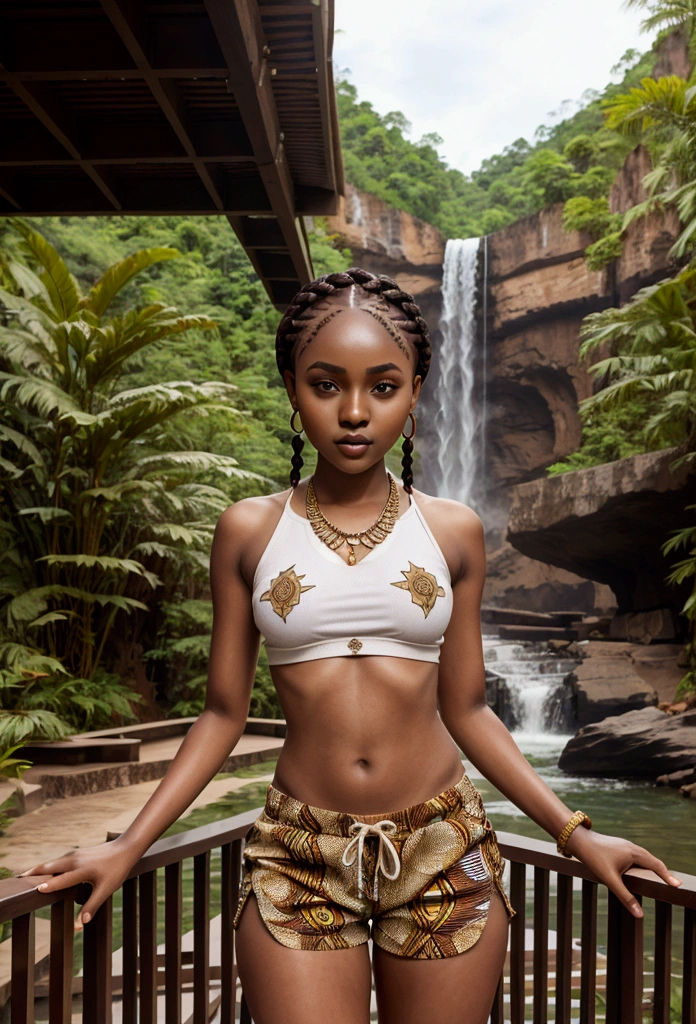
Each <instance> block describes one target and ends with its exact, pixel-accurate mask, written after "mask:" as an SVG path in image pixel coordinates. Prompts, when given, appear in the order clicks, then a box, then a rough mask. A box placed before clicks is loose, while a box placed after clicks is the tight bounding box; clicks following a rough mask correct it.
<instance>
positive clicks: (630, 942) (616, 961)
mask: <svg viewBox="0 0 696 1024" xmlns="http://www.w3.org/2000/svg"><path fill="white" fill-rule="evenodd" d="M635 899H637V900H638V902H640V899H641V898H640V896H636V897H635ZM642 1003H643V918H642V917H641V918H636V917H634V916H633V914H632V913H631V912H630V911H629V910H627V909H626V908H625V907H624V906H623V904H622V903H621V901H620V900H619V898H618V897H617V896H615V895H614V894H613V892H610V893H609V922H608V931H607V1024H610V1022H614V1021H616V1022H617V1024H640V1022H641V1018H642Z"/></svg>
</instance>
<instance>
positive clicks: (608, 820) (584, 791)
mask: <svg viewBox="0 0 696 1024" xmlns="http://www.w3.org/2000/svg"><path fill="white" fill-rule="evenodd" d="M554 740H555V738H552V737H549V739H548V741H547V744H546V745H547V747H548V749H547V750H544V749H543V748H541V745H540V744H539V743H535V744H534V748H535V749H534V750H533V752H532V751H529V750H527V749H525V747H524V744H523V742H521V743H520V746H521V749H522V750H523V753H525V754H526V755H527V757H528V760H530V761H531V763H532V764H533V766H534V768H535V770H536V771H537V772H538V774H539V775H540V776H541V777H542V779H544V781H545V782H546V783H547V785H549V786H550V787H551V789H552V790H553V791H554V792H555V793H557V794H558V796H559V797H560V798H561V799H562V800H563V801H564V803H566V804H567V805H568V806H569V807H570V808H571V810H577V809H580V810H583V811H585V813H586V814H589V816H590V817H591V818H592V825H593V828H594V829H596V830H597V831H598V832H604V833H606V834H607V835H615V836H621V837H622V838H624V839H629V840H631V842H634V843H638V844H639V845H640V846H644V847H645V848H646V849H647V850H650V852H651V853H653V854H655V856H656V857H659V858H660V860H663V861H664V862H665V864H667V866H668V867H669V868H670V869H671V870H672V871H674V872H675V873H676V874H677V875H679V872H680V871H685V872H687V873H689V874H696V800H686V799H685V798H684V797H683V796H681V794H680V793H679V791H678V790H676V789H668V788H667V787H658V786H655V785H654V784H653V783H652V782H644V781H640V782H633V781H624V780H618V779H603V778H600V779H595V778H589V777H586V778H578V777H574V776H569V775H565V774H564V773H563V772H561V771H560V770H559V769H558V768H557V767H556V765H557V760H558V753H559V752H560V748H561V746H562V743H560V742H554ZM530 745H531V744H530ZM466 766H467V772H468V774H469V776H470V777H471V779H472V781H474V783H475V785H476V787H477V788H478V789H479V790H480V791H481V794H482V796H483V799H484V803H485V805H486V810H487V811H488V816H489V818H490V819H491V822H492V824H493V827H494V828H495V829H500V830H501V831H504V832H514V833H516V834H517V835H523V836H529V837H530V838H534V839H546V840H549V839H550V837H549V835H548V834H547V833H546V832H544V830H543V829H541V828H540V827H539V826H538V825H537V824H536V823H535V822H533V821H532V820H531V819H530V818H528V817H527V815H526V814H523V813H522V811H520V810H519V809H518V808H517V807H515V805H514V804H512V803H511V802H510V801H509V800H508V799H506V797H504V796H503V794H502V793H500V792H499V791H498V790H497V789H496V788H495V786H493V785H491V783H490V782H488V780H487V779H484V778H482V776H481V775H480V773H478V772H477V771H476V769H474V768H473V767H472V766H471V764H469V763H468V762H466Z"/></svg>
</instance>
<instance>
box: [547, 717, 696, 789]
mask: <svg viewBox="0 0 696 1024" xmlns="http://www.w3.org/2000/svg"><path fill="white" fill-rule="evenodd" d="M695 764H696V708H692V709H690V710H688V711H685V712H684V713H683V714H679V715H669V714H666V713H665V712H664V711H660V710H659V709H658V708H654V707H649V708H643V709H642V710H640V711H628V712H626V714H624V715H616V716H614V717H612V718H605V719H604V720H603V721H602V722H597V723H595V724H593V725H586V726H585V727H584V728H583V729H580V731H579V732H578V733H577V735H576V736H574V737H573V738H572V740H570V741H569V742H568V743H567V744H566V746H565V747H564V749H563V752H562V753H561V756H560V758H559V761H558V767H559V768H561V769H562V770H563V771H564V772H568V774H570V775H611V776H615V777H627V778H636V779H645V778H650V779H654V778H656V776H658V775H661V774H665V773H671V772H676V771H680V770H681V769H684V768H693V766H694V765H695Z"/></svg>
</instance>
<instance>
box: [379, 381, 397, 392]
mask: <svg viewBox="0 0 696 1024" xmlns="http://www.w3.org/2000/svg"><path fill="white" fill-rule="evenodd" d="M395 390H396V384H392V383H391V381H389V380H381V381H380V382H379V384H375V391H377V393H378V394H380V395H388V394H389V392H390V391H395Z"/></svg>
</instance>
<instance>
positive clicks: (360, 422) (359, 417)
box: [340, 391, 370, 427]
mask: <svg viewBox="0 0 696 1024" xmlns="http://www.w3.org/2000/svg"><path fill="white" fill-rule="evenodd" d="M369 418H370V417H369V414H368V411H367V403H366V402H365V400H364V398H363V396H362V395H361V394H360V392H359V391H358V392H354V393H348V394H347V395H346V397H345V400H344V403H343V405H342V408H341V411H340V422H341V425H342V426H346V427H360V426H364V425H365V424H366V423H367V422H368V421H369Z"/></svg>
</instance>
